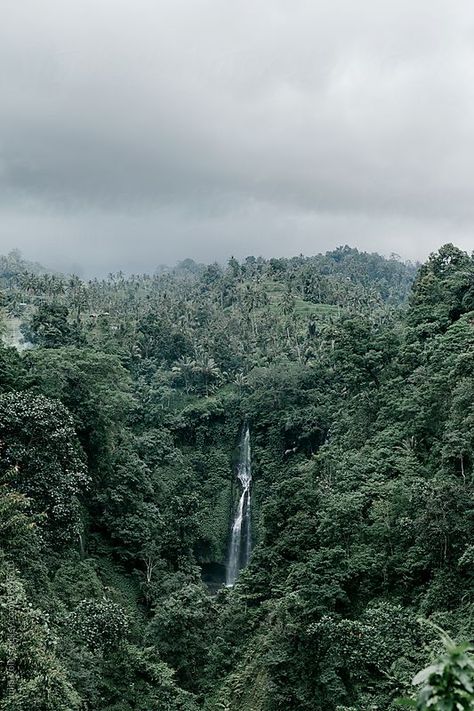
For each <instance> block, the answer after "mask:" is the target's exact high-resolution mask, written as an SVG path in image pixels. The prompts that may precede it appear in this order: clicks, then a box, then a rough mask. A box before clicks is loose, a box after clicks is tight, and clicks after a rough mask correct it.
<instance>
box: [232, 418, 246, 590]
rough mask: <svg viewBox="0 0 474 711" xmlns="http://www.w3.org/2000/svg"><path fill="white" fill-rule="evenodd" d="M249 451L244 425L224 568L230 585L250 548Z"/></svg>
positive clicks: (243, 565)
mask: <svg viewBox="0 0 474 711" xmlns="http://www.w3.org/2000/svg"><path fill="white" fill-rule="evenodd" d="M251 463H252V462H251V453H250V429H249V426H248V425H246V426H245V428H244V429H243V431H242V439H241V441H240V453H239V463H238V467H237V479H238V480H239V484H240V488H241V492H240V498H239V503H238V506H237V510H236V512H235V517H234V520H233V523H232V532H231V536H230V545H229V557H228V561H227V570H226V585H227V587H232V586H233V585H234V583H235V581H236V580H237V577H238V575H239V572H240V570H241V569H242V568H245V566H246V565H247V563H248V561H249V558H250V552H251V549H252V540H251V529H250V525H251V519H250V513H251V492H250V488H251V485H252V467H251Z"/></svg>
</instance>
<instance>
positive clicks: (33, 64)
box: [0, 0, 474, 273]
mask: <svg viewBox="0 0 474 711" xmlns="http://www.w3.org/2000/svg"><path fill="white" fill-rule="evenodd" d="M447 241H452V242H455V243H456V244H458V245H459V246H461V247H463V248H465V249H468V250H469V251H471V250H473V249H474V3H473V2H472V0H309V1H307V2H306V1H305V0H234V2H229V1H228V0H41V2H39V0H0V252H6V251H8V250H9V249H11V248H14V247H18V248H20V249H21V250H22V251H23V253H24V255H25V256H26V257H28V258H31V259H37V260H40V261H42V262H43V263H46V264H48V265H51V266H54V267H56V268H61V269H66V270H68V269H72V268H74V269H78V267H79V266H82V267H83V269H84V273H103V272H108V271H113V270H117V269H120V268H122V269H124V270H126V271H143V270H153V269H154V267H155V266H156V265H157V264H163V263H168V264H171V263H174V262H176V261H177V260H179V259H182V258H184V257H188V256H189V257H192V258H194V259H196V260H199V261H214V260H219V261H220V260H223V259H225V258H227V257H228V256H230V255H231V254H233V255H235V256H237V257H245V256H247V255H249V254H254V255H260V254H261V255H264V256H281V255H283V256H288V255H293V254H298V253H300V252H302V253H304V254H314V253H316V252H318V251H325V250H326V249H331V248H333V247H335V246H337V245H340V244H350V245H354V246H357V247H359V248H363V249H369V250H377V251H379V252H382V253H385V254H389V253H391V252H396V253H398V254H400V255H401V256H402V257H404V258H411V259H416V258H424V257H425V256H426V255H427V254H428V253H429V252H430V251H432V250H434V249H436V248H437V247H439V246H440V245H441V244H443V243H444V242H447Z"/></svg>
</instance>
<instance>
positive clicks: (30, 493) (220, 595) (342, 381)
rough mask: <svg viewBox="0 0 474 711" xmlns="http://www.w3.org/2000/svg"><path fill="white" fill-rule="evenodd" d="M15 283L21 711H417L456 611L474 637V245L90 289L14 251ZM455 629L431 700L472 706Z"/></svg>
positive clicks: (3, 496)
mask: <svg viewBox="0 0 474 711" xmlns="http://www.w3.org/2000/svg"><path fill="white" fill-rule="evenodd" d="M0 290H1V307H2V320H3V333H4V338H3V340H4V344H3V346H2V347H1V348H0V539H1V554H0V709H2V710H3V709H4V710H5V711H79V710H81V711H132V710H133V711H154V710H156V711H162V710H163V711H198V710H199V709H203V710H204V711H237V710H239V711H319V710H321V711H323V710H324V711H387V710H389V711H394V710H395V709H396V708H399V706H398V702H399V699H400V698H401V697H407V696H413V694H414V687H413V685H412V679H413V677H414V676H415V674H416V673H417V672H418V671H419V670H420V669H422V668H423V667H426V666H427V665H428V664H429V663H430V662H431V661H432V660H433V659H435V658H437V657H438V656H439V654H440V653H441V643H440V634H439V631H438V628H442V629H443V630H445V631H446V633H448V634H449V635H450V636H451V637H452V638H455V639H457V640H467V641H469V640H470V639H472V638H473V636H474V620H473V616H474V599H473V595H474V587H473V583H474V581H473V576H474V567H473V564H474V536H473V534H474V481H473V466H474V452H473V447H474V258H473V257H472V256H470V255H468V254H466V253H465V252H462V251H461V250H459V249H457V248H456V247H454V246H452V245H445V246H444V247H442V248H441V249H440V250H439V251H438V252H437V253H435V254H433V255H432V256H431V257H430V258H429V259H428V261H427V262H426V263H425V264H424V265H422V266H414V265H411V264H406V263H403V262H401V261H400V260H399V259H398V258H396V257H392V258H390V259H385V258H383V257H381V256H379V255H375V254H367V253H364V252H359V251H357V250H356V249H351V248H349V247H343V248H340V249H338V250H335V251H333V252H328V253H327V254H325V255H317V256H315V257H303V256H300V257H295V258H292V259H269V260H265V259H262V258H255V257H248V258H247V259H245V260H243V261H242V262H239V261H238V260H236V259H233V258H232V259H230V260H229V262H228V264H227V265H225V266H221V265H218V264H211V265H201V264H197V263H195V262H193V261H192V260H185V261H184V262H182V263H180V264H179V265H178V266H177V267H176V268H173V269H167V268H161V269H160V270H157V271H156V273H155V274H153V275H137V276H125V275H124V274H111V275H110V276H109V277H108V278H107V279H103V280H98V279H94V280H90V281H83V280H81V279H79V278H78V277H65V276H62V275H60V274H55V273H48V272H47V270H45V269H43V268H41V267H40V266H39V265H34V264H33V265H32V264H29V263H27V262H25V261H24V260H23V259H22V257H21V255H20V254H19V253H17V252H15V253H11V254H10V255H7V256H6V257H2V258H1V259H0ZM244 422H246V423H248V425H249V427H250V431H251V437H252V472H253V480H252V487H253V489H252V497H253V498H252V501H253V506H252V545H253V552H252V556H251V559H250V563H249V565H248V567H247V568H246V569H245V570H243V571H242V572H241V574H240V577H239V578H238V581H237V583H236V585H235V586H234V587H232V588H226V587H225V586H224V585H223V582H224V579H225V576H224V572H225V563H226V556H227V550H228V543H229V532H230V522H231V519H232V512H233V510H234V508H235V502H236V497H237V495H238V489H237V484H236V481H235V463H236V457H237V445H238V438H239V433H240V432H241V429H242V424H243V423H244ZM420 618H421V620H422V621H421V622H420ZM445 642H446V638H445ZM446 644H448V648H449V649H450V650H451V651H450V652H449V654H451V656H450V657H449V658H448V661H447V662H446V665H447V666H445V667H442V668H440V669H441V671H440V670H439V669H438V670H436V669H435V668H434V667H433V668H432V670H431V672H430V674H431V676H430V677H429V678H428V677H427V676H426V675H425V676H423V675H422V676H421V677H420V678H419V681H420V682H422V683H424V684H425V688H424V691H423V694H424V696H423V698H421V697H420V699H421V700H420V699H419V701H418V706H417V708H419V709H425V708H428V705H425V704H429V703H431V706H430V708H445V709H451V708H452V709H463V708H465V709H470V708H472V706H471V705H470V704H471V703H472V695H471V697H469V694H470V692H469V685H470V683H471V681H472V669H471V666H470V665H471V661H470V658H469V656H468V653H469V650H466V649H465V648H454V646H453V647H452V648H451V647H449V644H450V642H449V643H448V642H446ZM453 650H454V651H453ZM453 660H454V661H453ZM449 665H451V666H449ZM456 665H457V666H456ZM446 670H448V671H449V673H450V674H451V676H452V677H453V678H454V677H455V678H456V680H457V682H456V683H457V684H458V687H457V688H458V690H459V689H460V691H459V693H460V694H461V693H462V694H464V696H463V697H462V698H463V699H464V701H463V702H462V703H464V705H462V704H461V702H459V704H460V705H457V706H456V705H454V702H453V705H452V706H447V705H446V706H443V707H441V706H435V705H434V702H433V701H432V700H433V699H434V698H435V694H436V693H438V692H437V691H436V689H435V690H434V691H433V688H434V686H433V688H431V686H430V684H431V683H433V684H434V682H433V675H434V676H436V675H438V676H439V678H440V679H441V678H442V679H446V678H447V677H446V675H447V674H448V672H447V671H446ZM459 670H461V671H459ZM456 674H457V676H456ZM443 675H444V676H443ZM436 678H438V677H436ZM450 678H451V677H450ZM463 685H464V686H463ZM461 687H462V688H461ZM430 699H431V702H430ZM457 703H458V702H457Z"/></svg>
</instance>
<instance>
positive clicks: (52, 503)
mask: <svg viewBox="0 0 474 711" xmlns="http://www.w3.org/2000/svg"><path fill="white" fill-rule="evenodd" d="M0 442H1V445H0V476H1V479H2V481H3V483H5V484H7V485H8V486H9V487H10V488H12V489H15V490H16V491H18V492H19V493H21V494H24V495H25V496H27V497H28V498H29V499H30V500H31V502H32V505H33V507H34V509H35V511H36V512H37V513H40V514H44V515H45V516H46V519H47V530H48V531H49V532H50V533H51V534H54V536H55V537H56V539H57V540H64V541H68V540H70V539H71V538H72V537H74V536H76V535H77V534H78V533H79V531H80V504H79V496H80V494H81V493H82V492H83V491H84V490H85V488H86V487H87V484H88V482H89V477H88V474H87V471H86V468H85V465H84V460H83V456H82V452H81V448H80V446H79V444H78V442H77V439H76V434H75V432H74V427H73V422H72V419H71V416H70V414H69V413H68V411H67V410H66V408H65V407H64V406H63V405H61V403H59V402H57V401H53V400H49V399H48V398H46V397H44V396H43V395H37V396H33V395H31V394H30V393H5V394H3V395H0Z"/></svg>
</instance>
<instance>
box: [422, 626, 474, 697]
mask: <svg viewBox="0 0 474 711" xmlns="http://www.w3.org/2000/svg"><path fill="white" fill-rule="evenodd" d="M442 639H443V643H444V647H445V653H444V654H443V655H442V656H441V657H440V658H439V659H438V660H437V661H436V663H434V664H431V665H430V666H429V667H427V668H426V669H423V670H422V671H420V672H418V674H417V675H416V676H415V678H414V679H413V684H414V685H415V686H420V687H421V689H420V691H419V692H418V695H417V699H416V702H412V704H410V705H413V708H416V709H418V711H428V709H433V710H434V711H436V710H438V711H462V710H465V711H469V710H471V709H474V659H473V657H472V655H471V653H472V651H473V648H472V646H471V645H470V644H467V643H465V644H460V645H456V644H455V643H454V642H453V640H452V639H451V638H450V637H449V636H448V635H447V634H446V633H442Z"/></svg>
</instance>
